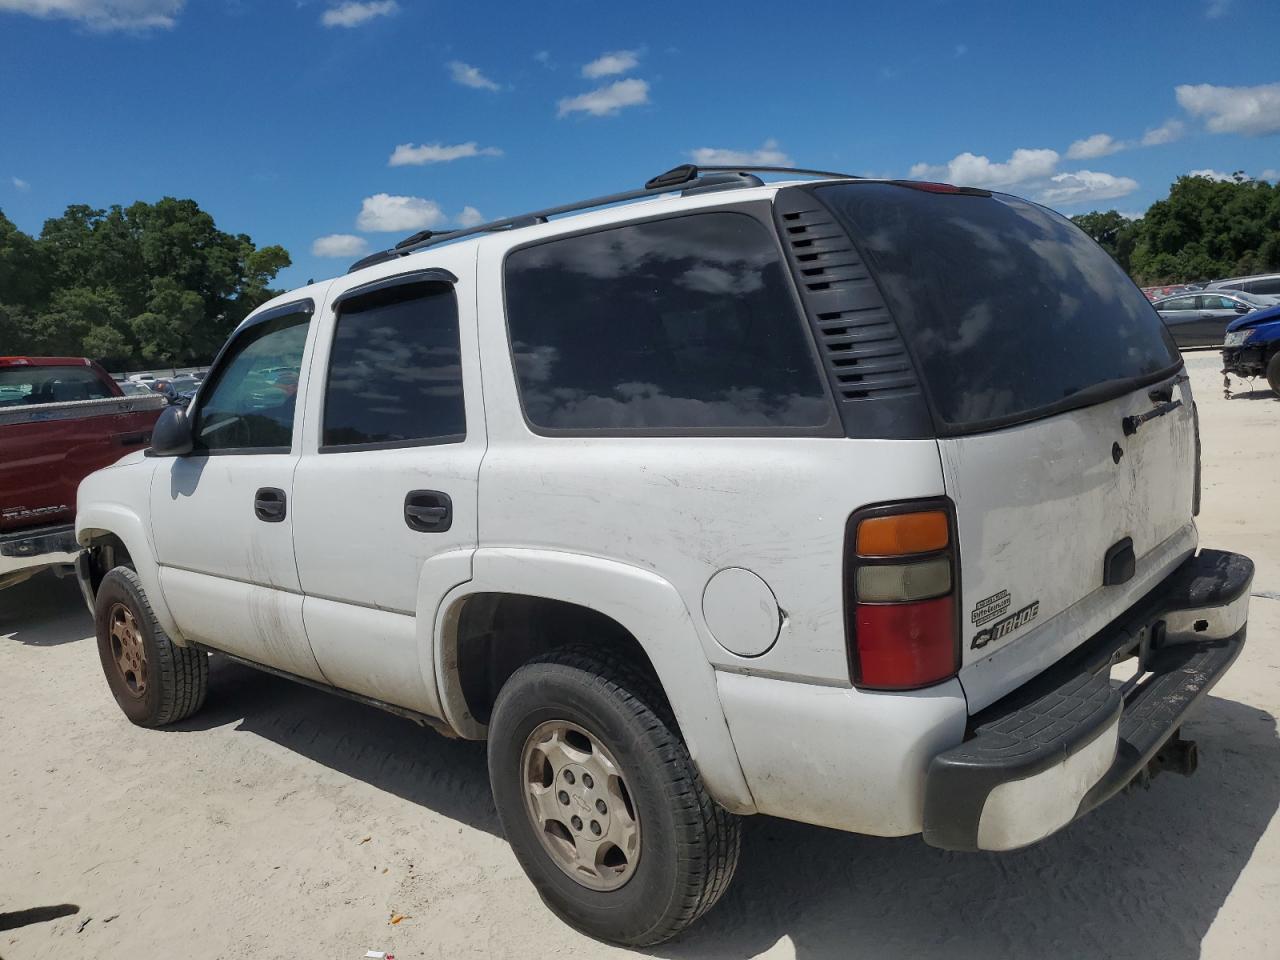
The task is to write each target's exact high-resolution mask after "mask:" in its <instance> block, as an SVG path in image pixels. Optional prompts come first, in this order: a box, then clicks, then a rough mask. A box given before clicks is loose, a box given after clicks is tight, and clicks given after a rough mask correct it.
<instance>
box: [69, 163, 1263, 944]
mask: <svg viewBox="0 0 1280 960" xmlns="http://www.w3.org/2000/svg"><path fill="white" fill-rule="evenodd" d="M793 173H800V174H803V173H804V172H803V171H793ZM812 175H814V176H818V177H820V178H821V179H819V180H818V181H817V182H816V183H815V182H807V183H794V182H793V183H782V184H765V183H763V182H762V181H761V180H760V179H759V178H757V177H755V176H753V175H751V174H750V173H745V172H740V171H738V170H737V169H736V168H735V169H734V170H733V171H732V172H729V171H726V170H725V168H713V169H712V170H711V171H709V172H706V173H703V172H700V171H699V169H698V168H696V167H693V166H683V167H679V168H676V169H675V170H672V171H669V172H668V173H666V174H663V175H662V176H660V177H657V178H655V179H654V180H653V181H650V183H649V184H647V185H646V186H645V187H644V188H639V189H636V190H633V191H628V192H626V193H622V194H615V195H613V196H610V197H603V198H599V199H597V200H594V201H586V202H584V203H582V204H581V205H576V206H572V207H568V208H565V207H560V208H556V209H554V210H549V211H542V212H540V213H531V214H527V215H524V216H522V217H519V218H516V219H513V220H506V221H499V222H497V223H491V224H484V225H481V226H478V227H475V228H471V229H466V230H460V231H456V232H452V233H445V234H444V235H442V236H435V237H433V236H432V235H431V234H419V235H418V236H416V237H414V238H411V239H410V240H408V241H402V242H401V243H400V244H399V245H398V246H397V247H396V248H395V249H393V250H388V251H386V252H383V253H379V254H375V255H373V256H371V257H369V258H366V259H365V260H364V261H362V262H361V263H359V264H357V265H356V266H355V267H354V268H353V269H352V270H351V271H350V272H348V273H347V274H345V275H343V276H341V277H338V278H336V279H334V280H329V281H325V282H322V283H318V284H311V285H308V286H307V287H304V288H302V289H300V290H296V291H294V292H292V293H288V294H285V295H282V296H280V297H277V298H276V299H274V300H273V301H271V302H269V303H267V304H264V305H263V306H261V307H260V308H259V309H257V310H255V311H254V312H253V314H252V315H250V316H249V317H248V318H247V319H246V320H245V321H244V323H242V324H241V325H240V327H239V328H238V329H237V330H236V331H235V333H234V334H233V335H232V337H231V340H230V342H229V343H228V344H227V345H226V346H225V347H224V348H223V350H222V351H221V353H220V355H219V359H218V361H217V376H212V375H211V376H210V378H209V381H208V382H209V386H208V387H204V388H202V389H201V390H200V392H199V393H198V394H197V396H196V399H195V402H194V403H193V404H192V406H191V408H190V410H189V411H188V410H182V409H180V408H178V407H176V406H171V407H169V408H168V409H166V410H165V412H164V414H163V415H162V418H161V420H160V422H159V423H158V424H157V427H156V432H155V442H154V444H153V446H152V449H151V450H150V454H151V455H150V456H143V455H141V454H136V455H134V456H133V457H131V458H130V459H129V461H128V462H127V463H124V464H121V465H119V466H118V467H116V468H113V469H111V470H104V471H102V472H100V473H98V474H95V475H94V476H93V477H91V478H89V479H88V480H86V481H85V482H84V483H83V484H82V485H81V488H80V498H79V508H80V516H79V518H78V527H77V529H78V534H79V538H80V544H81V545H82V546H83V547H85V548H86V550H85V553H83V554H81V556H80V559H79V560H78V562H77V571H78V574H79V577H80V580H81V584H82V586H83V588H84V591H85V595H86V599H87V600H89V602H90V606H91V607H92V609H93V610H94V617H95V625H96V631H97V639H98V651H99V656H100V659H101V662H102V667H103V672H104V675H105V678H106V683H107V685H108V686H109V688H110V690H111V693H112V695H113V696H114V698H115V700H116V703H117V704H118V705H119V706H120V708H121V710H122V712H123V713H124V714H125V715H126V716H127V717H128V718H129V719H130V720H131V721H132V722H134V723H137V724H141V725H143V726H148V727H156V726H162V725H164V724H169V723H173V722H175V721H179V720H182V719H183V718H185V717H187V716H189V715H191V714H192V713H194V712H195V711H196V710H198V709H199V708H200V706H201V705H202V703H203V702H204V699H205V692H206V687H207V684H208V679H209V677H208V672H209V671H208V656H207V652H208V651H210V650H217V651H221V652H222V653H223V654H225V655H228V656H231V657H233V658H236V659H239V660H241V661H245V662H248V663H250V664H254V665H257V666H260V667H264V668H266V669H268V670H270V671H273V672H276V673H283V674H286V675H291V676H293V677H295V678H298V679H301V680H302V681H304V682H307V683H310V684H312V685H319V686H331V687H333V688H336V689H337V690H338V691H344V692H346V693H349V694H352V695H354V696H356V697H358V698H359V699H361V700H363V701H365V702H370V701H372V702H375V703H378V704H380V705H382V706H384V707H387V708H389V709H391V710H393V711H395V712H397V713H399V714H401V715H408V716H410V717H414V718H415V719H418V720H420V721H421V722H423V723H426V724H431V725H433V726H437V727H441V728H443V729H444V730H446V731H447V732H449V733H452V734H454V735H457V736H461V737H466V738H471V739H487V740H488V744H489V745H488V757H489V774H490V781H491V784H492V787H493V793H494V799H495V804H496V808H497V812H498V819H499V821H500V822H501V824H502V828H503V831H504V833H505V835H506V837H507V839H508V840H509V841H510V842H511V844H512V846H513V847H514V849H515V853H516V857H517V859H518V860H519V862H520V864H521V866H523V868H524V869H525V871H526V872H527V873H528V874H529V876H530V877H531V878H532V880H533V883H534V885H535V887H536V889H537V891H538V893H539V894H540V895H541V896H542V897H543V899H544V901H545V902H546V903H547V904H548V905H549V906H550V907H551V908H552V909H553V910H555V911H556V913H557V914H559V915H560V916H561V917H562V918H564V919H565V920H566V921H567V922H569V923H571V924H573V925H574V926H576V927H577V928H578V929H580V930H583V931H585V932H587V933H589V934H591V935H592V936H595V937H598V938H601V939H605V940H610V941H613V942H619V943H625V944H629V945H633V946H645V945H650V944H654V943H658V942H661V941H663V940H666V939H668V938H669V937H672V936H674V935H675V934H677V933H679V931H680V930H681V929H683V928H684V927H686V926H688V925H689V924H690V923H692V922H693V921H695V920H696V919H697V918H698V916H699V915H701V914H702V913H704V912H705V911H706V910H707V909H708V908H710V907H711V905H713V904H714V903H715V902H716V900H717V899H719V897H720V895H721V894H722V893H723V892H724V890H725V888H726V887H727V885H728V883H729V880H730V878H731V876H732V874H733V871H734V868H735V866H736V864H737V862H738V849H739V848H738V844H739V831H740V824H739V816H738V815H739V814H751V813H763V814H768V815H772V816H779V817H787V818H789V819H793V820H799V821H805V822H809V823H814V824H820V825H824V826H828V827H833V828H836V829H841V830H847V831H853V832H858V833H865V834H872V835H876V836H886V837H888V836H905V835H909V834H923V838H924V841H925V842H927V843H930V844H933V845H934V846H936V847H940V848H943V849H946V850H967V851H975V850H991V851H996V850H1012V849H1015V848H1018V847H1023V846H1027V845H1029V844H1032V843H1035V842H1037V841H1039V840H1041V839H1043V838H1045V837H1047V836H1049V835H1050V834H1052V833H1054V832H1056V831H1057V830H1059V829H1061V828H1063V827H1065V826H1066V825H1067V824H1068V823H1070V822H1071V821H1073V820H1075V819H1076V818H1077V817H1080V816H1083V815H1086V814H1087V813H1088V812H1089V811H1090V810H1092V809H1093V808H1094V807H1096V806H1098V805H1099V804H1101V803H1103V802H1105V801H1107V800H1108V799H1109V798H1110V797H1112V796H1114V795H1115V794H1117V793H1119V792H1121V791H1122V790H1123V789H1124V787H1125V786H1126V785H1128V784H1130V783H1131V782H1134V781H1135V780H1137V781H1138V782H1140V783H1145V782H1146V779H1147V776H1148V774H1149V773H1150V772H1151V771H1153V770H1161V769H1176V770H1180V771H1181V772H1183V773H1190V772H1191V771H1192V768H1193V767H1194V762H1193V761H1194V757H1195V752H1194V751H1195V748H1194V745H1193V744H1191V743H1190V742H1189V741H1186V740H1184V739H1182V738H1181V736H1180V735H1179V730H1180V729H1181V726H1182V722H1183V719H1184V717H1185V716H1186V714H1187V712H1188V711H1189V710H1191V709H1192V708H1193V707H1194V706H1195V705H1196V703H1197V702H1198V701H1200V700H1202V699H1203V698H1204V697H1205V695H1206V693H1207V692H1208V691H1209V690H1210V688H1212V686H1213V685H1214V683H1215V682H1216V681H1217V680H1218V679H1219V678H1220V677H1221V676H1222V675H1223V673H1224V671H1226V670H1227V669H1228V668H1229V667H1230V665H1231V663H1232V662H1233V661H1234V660H1235V658H1236V656H1237V655H1238V654H1239V652H1240V650H1241V648H1242V646H1243V644H1244V642H1245V630H1246V622H1247V619H1248V606H1249V596H1250V595H1249V585H1250V582H1251V580H1252V576H1253V565H1252V563H1251V562H1250V561H1249V560H1248V559H1247V558H1245V557H1243V556H1239V555H1235V554H1228V553H1223V552H1219V551H1215V550H1198V546H1197V545H1198V541H1197V536H1198V535H1197V532H1196V525H1195V520H1194V516H1195V514H1196V513H1197V512H1198V505H1199V477H1200V467H1199V455H1198V451H1199V443H1198V427H1197V420H1196V414H1195V405H1194V401H1193V397H1192V394H1191V386H1190V384H1189V383H1188V377H1187V374H1186V370H1185V366H1184V364H1183V361H1182V358H1181V357H1180V356H1179V354H1178V351H1177V349H1176V347H1175V346H1174V344H1173V342H1172V340H1171V338H1170V336H1169V333H1168V331H1167V330H1166V329H1165V327H1164V326H1163V325H1162V324H1161V323H1160V321H1159V318H1158V317H1157V316H1156V314H1155V313H1154V311H1152V309H1151V305H1150V304H1149V303H1148V302H1147V301H1146V300H1145V299H1139V298H1140V297H1141V294H1139V292H1138V290H1137V288H1135V287H1134V285H1133V284H1132V282H1131V281H1130V280H1129V278H1128V277H1127V276H1126V275H1125V274H1124V272H1123V271H1122V270H1121V269H1120V267H1119V266H1118V265H1117V264H1116V263H1115V261H1114V260H1112V259H1111V257H1109V256H1108V255H1107V254H1106V253H1105V252H1104V251H1103V250H1102V249H1101V248H1100V247H1098V246H1097V244H1095V243H1094V242H1093V241H1092V240H1090V239H1089V238H1088V237H1087V236H1086V235H1085V234H1084V233H1083V232H1082V231H1080V230H1079V229H1078V228H1077V227H1076V226H1075V225H1074V224H1072V223H1071V222H1070V221H1068V220H1066V219H1064V218H1062V217H1060V216H1058V215H1057V214H1055V213H1053V212H1052V211H1050V210H1047V209H1045V208H1044V207H1041V206H1039V205H1037V204H1034V203H1029V202H1026V201H1023V200H1019V199H1017V198H1015V197H1011V196H1008V195H1004V194H997V193H993V192H990V191H987V190H981V189H975V188H964V187H954V186H949V185H946V184H937V183H929V184H925V183H911V182H905V181H896V182H885V181H876V180H869V179H865V180H864V179H853V178H845V177H835V178H833V177H832V176H831V175H828V174H812ZM664 194H665V196H664ZM628 200H644V201H645V202H642V203H635V204H624V203H623V201H628ZM578 211H581V212H578ZM569 212H576V215H573V216H564V217H563V218H560V219H550V218H551V217H552V216H554V215H557V214H566V213H569ZM975 237H978V238H981V240H982V242H981V243H975V242H974V240H975ZM1029 316H1034V317H1036V318H1037V321H1038V322H1035V323H1027V322H1022V321H1023V319H1024V318H1026V317H1029ZM619 331H623V332H624V334H625V335H620V333H619ZM482 371H483V376H482V375H481V372H482ZM886 441H888V442H886ZM1121 662H1125V663H1127V664H1128V665H1129V667H1130V672H1131V673H1132V679H1130V680H1128V681H1126V683H1125V684H1124V685H1123V686H1120V685H1119V684H1113V683H1112V682H1111V680H1110V671H1111V667H1112V665H1113V664H1118V663H1121ZM1135 667H1136V668H1137V669H1136V670H1134V669H1133V668H1135ZM406 733H408V731H407V730H406ZM104 735H105V734H104ZM1218 739H1227V738H1218ZM165 743H166V744H168V745H172V744H173V740H172V738H169V739H167V740H166V741H165ZM162 746H163V745H160V744H158V745H157V749H161V748H162ZM191 775H192V776H199V775H200V774H199V773H198V772H195V771H193V772H192V774H191ZM441 775H442V776H443V775H447V774H444V773H441ZM1245 802H1247V798H1246V801H1245ZM1152 809H1154V808H1152V807H1148V810H1149V811H1150V810H1152ZM158 815H164V816H168V815H170V812H169V811H167V810H163V809H162V810H160V811H159V813H158ZM1153 815H1158V814H1153ZM1222 815H1223V814H1222V813H1221V812H1219V811H1218V810H1215V809H1211V808H1210V807H1209V806H1208V805H1202V807H1200V808H1198V809H1197V810H1196V813H1195V817H1196V818H1197V819H1196V820H1195V821H1194V822H1195V823H1199V824H1209V823H1212V822H1213V821H1214V818H1217V817H1220V816H1222ZM1178 822H1181V821H1167V822H1166V824H1165V827H1164V832H1165V835H1164V836H1158V835H1159V834H1160V829H1159V828H1157V827H1153V828H1152V831H1151V834H1150V836H1151V837H1152V839H1151V841H1150V842H1152V843H1166V844H1169V845H1175V844H1177V843H1178V836H1177V835H1176V829H1177V828H1176V823H1178ZM143 829H145V824H144V825H143ZM1067 851H1068V845H1066V844H1053V845H1050V846H1048V847H1046V848H1044V849H1042V850H1041V851H1039V852H1038V854H1037V855H1036V856H1038V857H1039V858H1040V859H1041V860H1042V861H1043V862H1046V863H1049V862H1052V861H1053V860H1054V858H1056V857H1062V856H1063V855H1064V853H1066V852H1067ZM917 861H918V862H920V863H930V864H933V865H934V867H933V869H934V870H936V873H935V874H934V875H933V876H931V877H928V878H920V879H922V880H924V881H925V882H926V884H932V885H933V886H934V887H939V886H941V887H943V888H946V887H947V886H948V885H949V884H951V883H953V882H954V876H955V873H956V871H957V869H958V867H957V866H956V864H955V862H954V861H952V860H949V859H948V860H944V859H941V858H931V859H926V858H923V857H921V858H917ZM1071 866H1072V865H1071V864H1069V863H1065V864H1062V865H1060V866H1059V867H1054V869H1056V870H1061V871H1069V870H1070V869H1071ZM871 882H874V878H872V880H871ZM973 902H974V903H975V904H977V905H980V904H981V903H983V902H986V894H985V893H984V892H983V891H976V892H975V893H974V901H973ZM1012 908H1013V907H1011V909H1012ZM975 909H976V907H975Z"/></svg>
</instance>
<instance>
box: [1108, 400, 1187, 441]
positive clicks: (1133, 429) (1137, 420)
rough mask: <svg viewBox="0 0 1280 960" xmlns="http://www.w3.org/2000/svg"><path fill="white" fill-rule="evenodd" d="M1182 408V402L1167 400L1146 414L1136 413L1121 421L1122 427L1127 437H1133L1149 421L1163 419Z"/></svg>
mask: <svg viewBox="0 0 1280 960" xmlns="http://www.w3.org/2000/svg"><path fill="white" fill-rule="evenodd" d="M1180 406H1182V401H1181V400H1166V401H1165V402H1164V403H1162V404H1160V406H1158V407H1153V408H1152V409H1150V410H1148V411H1147V412H1146V413H1135V414H1131V415H1129V416H1127V417H1125V418H1124V419H1123V420H1121V421H1120V427H1121V429H1123V430H1124V435H1125V436H1126V437H1132V436H1133V435H1134V434H1135V433H1137V432H1138V428H1139V427H1140V426H1142V425H1143V424H1144V423H1146V422H1147V421H1148V420H1154V419H1155V418H1156V417H1163V416H1164V415H1165V414H1166V413H1172V412H1173V411H1174V410H1177V409H1178V408H1179V407H1180Z"/></svg>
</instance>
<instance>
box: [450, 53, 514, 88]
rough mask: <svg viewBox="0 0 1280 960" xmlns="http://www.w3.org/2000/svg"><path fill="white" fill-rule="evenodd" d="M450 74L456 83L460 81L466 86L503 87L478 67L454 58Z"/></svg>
mask: <svg viewBox="0 0 1280 960" xmlns="http://www.w3.org/2000/svg"><path fill="white" fill-rule="evenodd" d="M449 75H450V76H452V77H453V82H454V83H460V84H462V85H463V86H464V87H471V88H473V89H475V90H500V89H502V88H501V87H499V86H498V85H497V84H496V83H494V82H493V81H492V80H490V79H489V78H488V77H486V76H485V75H484V74H483V73H481V72H480V69H479V68H478V67H473V66H471V65H470V64H467V63H463V62H462V61H461V60H454V61H453V62H451V63H450V64H449Z"/></svg>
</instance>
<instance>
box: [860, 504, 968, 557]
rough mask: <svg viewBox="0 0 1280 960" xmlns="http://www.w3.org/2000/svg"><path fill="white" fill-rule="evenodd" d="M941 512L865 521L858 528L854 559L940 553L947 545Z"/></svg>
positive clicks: (904, 514)
mask: <svg viewBox="0 0 1280 960" xmlns="http://www.w3.org/2000/svg"><path fill="white" fill-rule="evenodd" d="M950 536H951V535H950V531H949V530H948V527H947V515H946V514H945V513H944V512H943V511H941V510H926V511H924V512H922V513H899V514H895V515H893V516H888V517H868V518H867V519H866V520H863V521H861V522H860V523H859V524H858V556H861V557H901V556H904V555H906V554H911V553H930V552H932V551H934V550H941V549H942V548H943V547H945V546H946V545H947V543H948V542H949V541H950Z"/></svg>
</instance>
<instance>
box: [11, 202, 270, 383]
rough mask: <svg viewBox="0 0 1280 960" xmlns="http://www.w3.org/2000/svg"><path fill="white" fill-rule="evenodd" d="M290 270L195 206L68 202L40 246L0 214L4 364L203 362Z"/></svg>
mask: <svg viewBox="0 0 1280 960" xmlns="http://www.w3.org/2000/svg"><path fill="white" fill-rule="evenodd" d="M289 265H290V259H289V253H288V251H287V250H285V249H284V247H281V246H277V245H272V246H267V247H262V248H261V249H259V248H258V247H257V246H255V245H254V242H253V241H252V240H251V239H250V238H249V237H248V236H246V235H244V234H236V235H233V234H229V233H225V232H224V231H222V230H219V229H218V228H217V226H216V225H215V223H214V220H213V217H212V216H210V215H209V214H208V213H206V212H205V211H203V210H201V209H200V207H199V205H198V204H197V203H196V202H195V201H194V200H178V199H174V198H173V197H165V198H164V199H162V200H160V201H158V202H156V203H144V202H138V203H134V204H132V205H130V206H128V207H120V206H113V207H111V208H110V209H108V210H97V209H94V208H92V207H89V206H85V205H83V204H76V205H73V206H69V207H67V210H66V212H65V213H64V214H63V215H62V216H60V217H57V218H54V219H51V220H47V221H46V222H45V225H44V229H43V230H41V231H40V235H39V236H38V237H32V236H29V235H27V234H25V233H23V232H22V231H21V230H19V229H18V228H17V227H16V226H15V225H14V223H13V222H12V221H11V220H9V218H8V217H6V216H5V215H4V212H3V211H0V354H30V355H47V356H84V357H92V358H94V359H97V360H101V361H103V362H104V363H105V364H107V366H108V367H109V368H110V369H115V370H119V369H126V368H136V367H139V366H170V365H175V364H187V363H206V362H208V360H209V359H210V358H211V357H212V356H213V354H214V353H215V352H217V349H218V347H219V346H221V345H222V342H223V341H224V340H225V339H226V338H227V336H228V334H230V333H231V331H232V330H234V329H235V328H236V326H237V324H239V323H240V321H241V320H243V319H244V318H245V316H247V315H248V313H249V312H250V311H251V310H253V309H254V308H255V307H257V306H258V305H259V304H261V303H264V302H265V301H266V300H268V299H270V298H271V297H273V296H275V295H276V293H277V291H274V290H272V289H270V287H269V285H270V283H271V281H272V280H273V279H275V276H276V274H277V273H279V271H280V270H282V269H284V268H285V267H287V266H289Z"/></svg>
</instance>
